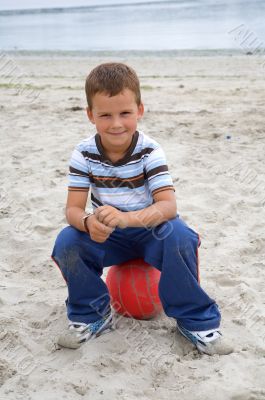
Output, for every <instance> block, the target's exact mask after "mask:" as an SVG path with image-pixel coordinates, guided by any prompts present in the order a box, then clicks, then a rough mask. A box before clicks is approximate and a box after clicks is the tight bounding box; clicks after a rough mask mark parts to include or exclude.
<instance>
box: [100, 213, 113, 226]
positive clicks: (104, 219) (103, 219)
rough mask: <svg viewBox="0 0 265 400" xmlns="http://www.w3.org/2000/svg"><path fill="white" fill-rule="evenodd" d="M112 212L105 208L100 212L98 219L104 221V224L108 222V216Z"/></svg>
mask: <svg viewBox="0 0 265 400" xmlns="http://www.w3.org/2000/svg"><path fill="white" fill-rule="evenodd" d="M110 214H111V211H110V210H103V211H101V212H100V213H99V214H98V220H99V221H100V222H101V223H102V224H105V225H107V224H106V222H105V221H106V218H108V216H109V215H110Z"/></svg>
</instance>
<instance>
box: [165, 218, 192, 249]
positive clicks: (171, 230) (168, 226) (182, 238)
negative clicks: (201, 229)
mask: <svg viewBox="0 0 265 400" xmlns="http://www.w3.org/2000/svg"><path fill="white" fill-rule="evenodd" d="M160 226H161V229H160V231H158V234H159V232H160V237H161V238H163V240H164V241H166V243H168V244H169V245H170V246H172V245H174V246H175V245H176V246H177V247H178V248H179V249H181V250H184V249H187V247H193V246H194V245H195V246H197V245H198V242H199V235H198V234H197V233H196V232H194V231H193V230H192V229H191V228H189V227H188V225H187V224H186V223H185V222H184V221H182V220H181V219H180V218H179V217H176V218H174V219H171V220H169V221H167V222H165V223H163V224H161V225H160ZM158 236H159V235H158Z"/></svg>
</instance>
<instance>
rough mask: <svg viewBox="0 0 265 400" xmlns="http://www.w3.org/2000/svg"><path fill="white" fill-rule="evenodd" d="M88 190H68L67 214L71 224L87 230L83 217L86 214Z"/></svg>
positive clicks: (80, 229) (81, 229) (83, 230)
mask: <svg viewBox="0 0 265 400" xmlns="http://www.w3.org/2000/svg"><path fill="white" fill-rule="evenodd" d="M87 197H88V192H84V191H82V192H81V191H80V192H79V191H68V196H67V202H66V209H65V216H66V219H67V222H68V223H69V225H72V226H74V227H75V228H76V229H78V230H79V231H82V232H85V228H84V224H83V220H82V218H83V217H84V216H85V215H86V212H85V208H86V203H87Z"/></svg>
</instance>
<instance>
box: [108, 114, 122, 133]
mask: <svg viewBox="0 0 265 400" xmlns="http://www.w3.org/2000/svg"><path fill="white" fill-rule="evenodd" d="M111 122H112V123H111V129H113V130H115V129H121V128H122V127H123V125H122V122H121V118H120V117H119V116H116V117H113V118H112V121H111Z"/></svg>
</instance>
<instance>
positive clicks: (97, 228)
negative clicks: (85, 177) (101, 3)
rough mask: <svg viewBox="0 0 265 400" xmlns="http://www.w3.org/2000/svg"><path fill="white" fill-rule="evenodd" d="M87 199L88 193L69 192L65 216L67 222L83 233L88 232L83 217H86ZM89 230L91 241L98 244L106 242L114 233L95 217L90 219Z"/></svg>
mask: <svg viewBox="0 0 265 400" xmlns="http://www.w3.org/2000/svg"><path fill="white" fill-rule="evenodd" d="M87 197H88V192H87V191H69V192H68V197H67V203H66V210H65V215H66V219H67V222H68V223H69V224H70V225H72V226H74V227H75V228H76V229H78V230H79V231H82V232H86V230H85V227H84V223H83V217H84V216H85V215H86V212H85V208H86V203H87ZM87 228H88V230H89V234H90V236H91V239H92V240H94V241H95V242H98V243H103V242H105V240H107V238H108V237H109V235H110V234H111V232H112V231H113V229H112V228H110V227H108V226H105V225H103V224H102V223H101V222H99V221H98V220H97V218H96V217H95V215H92V216H91V217H88V219H87Z"/></svg>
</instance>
